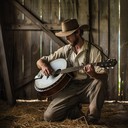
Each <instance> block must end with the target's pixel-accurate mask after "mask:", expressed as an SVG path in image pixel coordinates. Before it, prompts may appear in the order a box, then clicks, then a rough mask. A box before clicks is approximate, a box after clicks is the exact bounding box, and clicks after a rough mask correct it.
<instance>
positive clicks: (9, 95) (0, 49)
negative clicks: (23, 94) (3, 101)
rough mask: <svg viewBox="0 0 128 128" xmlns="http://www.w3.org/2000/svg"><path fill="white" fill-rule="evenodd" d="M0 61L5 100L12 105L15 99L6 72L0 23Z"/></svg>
mask: <svg viewBox="0 0 128 128" xmlns="http://www.w3.org/2000/svg"><path fill="white" fill-rule="evenodd" d="M0 62H1V68H2V75H3V79H4V85H5V91H6V97H7V101H8V103H9V104H10V105H13V104H14V103H15V102H16V99H14V96H13V93H12V88H11V83H10V79H9V72H8V67H7V61H6V55H5V50H4V43H3V37H2V29H1V24H0Z"/></svg>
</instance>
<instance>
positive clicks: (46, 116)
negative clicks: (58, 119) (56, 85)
mask: <svg viewBox="0 0 128 128" xmlns="http://www.w3.org/2000/svg"><path fill="white" fill-rule="evenodd" d="M53 119H54V118H53V114H52V113H51V112H47V111H45V112H44V120H45V121H53Z"/></svg>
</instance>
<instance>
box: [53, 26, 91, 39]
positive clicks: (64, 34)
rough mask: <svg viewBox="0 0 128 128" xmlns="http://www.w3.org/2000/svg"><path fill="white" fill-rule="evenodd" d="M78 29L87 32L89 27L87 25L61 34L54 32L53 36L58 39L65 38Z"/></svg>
mask: <svg viewBox="0 0 128 128" xmlns="http://www.w3.org/2000/svg"><path fill="white" fill-rule="evenodd" d="M79 28H80V29H83V30H84V31H89V26H88V25H81V26H79V27H78V28H77V29H74V30H71V31H67V32H62V31H60V32H56V33H55V35H56V36H58V37H66V36H69V35H71V34H72V33H74V32H75V31H76V30H78V29H79Z"/></svg>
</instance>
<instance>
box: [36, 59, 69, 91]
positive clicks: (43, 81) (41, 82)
mask: <svg viewBox="0 0 128 128" xmlns="http://www.w3.org/2000/svg"><path fill="white" fill-rule="evenodd" d="M50 65H51V67H52V68H53V70H54V71H57V70H58V69H60V70H62V69H65V68H66V67H67V61H66V60H65V59H63V58H59V59H56V60H54V61H51V62H50ZM62 75H63V74H61V73H60V74H58V75H57V76H54V75H50V76H49V77H47V76H45V75H43V74H42V72H41V71H40V72H39V73H38V74H37V75H36V76H35V89H36V90H37V91H41V92H42V91H43V89H46V88H48V87H50V86H51V85H53V84H54V83H56V82H57V81H58V80H59V79H60V78H61V76H62Z"/></svg>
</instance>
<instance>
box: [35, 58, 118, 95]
mask: <svg viewBox="0 0 128 128" xmlns="http://www.w3.org/2000/svg"><path fill="white" fill-rule="evenodd" d="M116 63H117V61H116V59H108V60H106V61H104V62H98V63H93V65H94V66H100V67H104V68H113V67H114V66H115V65H116ZM50 66H51V67H52V69H53V70H54V72H53V73H52V75H50V76H48V77H47V76H45V75H43V73H42V72H41V71H39V73H38V74H37V75H36V76H35V78H34V79H35V83H34V87H35V89H36V91H38V92H40V93H41V94H42V95H43V96H47V97H48V96H51V95H53V94H55V93H57V92H58V91H60V90H62V89H63V88H64V87H65V86H66V85H67V84H68V83H69V82H70V81H71V79H72V75H71V74H70V73H71V72H74V71H78V70H80V69H82V68H83V67H84V66H85V65H82V66H78V67H67V61H66V60H65V59H63V58H59V59H56V60H53V61H51V62H50Z"/></svg>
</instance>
